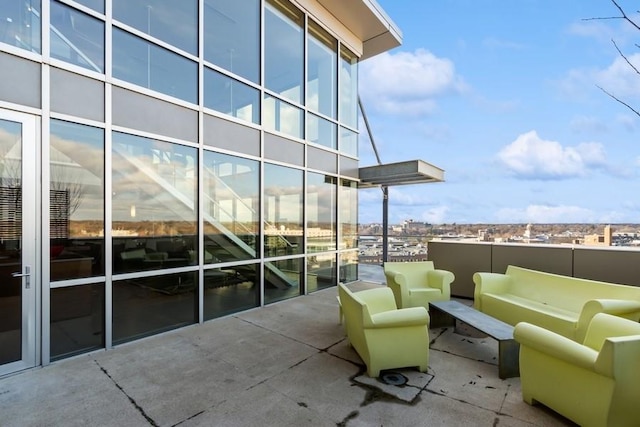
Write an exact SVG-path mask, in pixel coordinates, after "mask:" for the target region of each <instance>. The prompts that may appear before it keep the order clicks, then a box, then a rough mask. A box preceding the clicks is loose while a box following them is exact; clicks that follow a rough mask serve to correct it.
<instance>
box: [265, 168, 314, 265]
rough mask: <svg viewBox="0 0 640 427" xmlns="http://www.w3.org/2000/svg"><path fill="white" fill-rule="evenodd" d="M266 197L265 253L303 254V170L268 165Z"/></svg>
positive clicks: (279, 254)
mask: <svg viewBox="0 0 640 427" xmlns="http://www.w3.org/2000/svg"><path fill="white" fill-rule="evenodd" d="M264 198H265V201H264V205H265V207H264V211H265V219H264V230H265V236H264V252H265V256H267V257H271V256H284V255H290V254H299V253H302V251H303V249H304V248H303V245H302V235H303V229H304V224H303V219H302V212H303V205H302V203H303V199H302V198H303V187H302V171H301V170H298V169H291V168H287V167H284V166H278V165H272V164H269V163H267V164H265V166H264Z"/></svg>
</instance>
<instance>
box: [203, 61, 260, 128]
mask: <svg viewBox="0 0 640 427" xmlns="http://www.w3.org/2000/svg"><path fill="white" fill-rule="evenodd" d="M204 106H205V107H207V108H211V109H212V110H216V111H219V112H221V113H224V114H228V115H229V116H233V117H237V118H238V119H241V120H245V121H247V122H251V123H256V124H259V123H260V91H258V90H257V89H255V88H253V87H251V86H249V85H246V84H244V83H241V82H239V81H238V80H235V79H232V78H231V77H228V76H225V75H224V74H221V73H219V72H217V71H214V70H211V69H209V68H205V71H204Z"/></svg>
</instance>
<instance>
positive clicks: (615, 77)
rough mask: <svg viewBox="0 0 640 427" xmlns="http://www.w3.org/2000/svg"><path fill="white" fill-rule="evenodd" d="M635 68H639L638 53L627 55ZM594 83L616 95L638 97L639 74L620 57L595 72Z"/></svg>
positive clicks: (639, 89) (639, 92)
mask: <svg viewBox="0 0 640 427" xmlns="http://www.w3.org/2000/svg"><path fill="white" fill-rule="evenodd" d="M627 59H628V60H629V62H630V63H631V64H633V66H634V67H635V68H636V69H640V53H635V54H633V55H629V56H627ZM594 77H595V80H596V83H597V84H598V85H599V86H601V87H602V88H603V89H605V90H606V91H607V92H609V93H611V94H613V95H615V96H616V97H618V98H620V97H623V98H625V97H640V76H638V74H637V73H636V72H635V71H634V70H633V68H632V67H631V66H630V65H629V64H628V63H627V61H625V59H624V58H622V57H617V58H616V59H615V60H614V61H613V63H612V64H611V65H609V66H608V67H607V68H605V69H604V70H600V71H598V72H597V73H596V74H595V76H594Z"/></svg>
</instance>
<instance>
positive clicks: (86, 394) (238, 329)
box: [0, 267, 572, 427]
mask: <svg viewBox="0 0 640 427" xmlns="http://www.w3.org/2000/svg"><path fill="white" fill-rule="evenodd" d="M369 269H371V267H367V268H366V269H363V274H362V275H361V276H362V278H363V279H366V280H368V281H367V282H358V283H354V284H352V285H350V287H351V288H352V289H353V290H360V289H365V288H368V287H372V286H380V285H379V284H377V283H374V282H376V281H377V282H380V280H379V278H380V274H381V273H380V272H378V271H376V270H375V269H373V270H369ZM336 294H337V289H336V288H335V287H334V288H330V289H326V290H323V291H319V292H316V293H313V294H311V295H309V296H304V297H300V298H295V299H291V300H287V301H283V302H280V303H277V304H272V305H269V306H266V307H264V308H260V309H255V310H251V311H247V312H242V313H238V314H235V315H232V316H229V317H225V318H220V319H217V320H213V321H209V322H206V323H204V324H202V325H194V326H191V327H186V328H183V329H179V330H176V331H172V332H168V333H165V334H163V335H158V336H154V337H150V338H146V339H143V340H140V341H136V342H133V343H130V344H126V345H121V346H119V347H118V348H115V349H113V350H110V351H102V352H96V353H93V354H88V355H82V356H78V357H75V358H72V359H67V360H64V361H60V362H57V363H54V364H52V365H50V366H47V367H44V368H38V369H33V370H30V371H26V372H22V373H20V374H17V375H14V376H10V377H6V378H3V379H0V408H1V409H0V413H1V414H2V415H1V421H0V424H1V425H2V426H5V427H6V426H20V427H24V426H35V425H38V426H43V425H64V426H80V425H82V426H85V425H92V426H98V425H99V426H107V425H113V426H123V425H127V426H138V425H139V426H145V425H152V426H175V425H180V426H214V425H215V426H253V425H256V426H257V425H273V426H301V425H312V426H336V425H338V426H370V425H376V426H380V425H382V426H461V425H473V426H498V425H500V426H567V425H572V424H571V423H570V422H568V421H566V420H565V419H563V418H562V417H560V416H559V415H557V414H554V413H553V412H550V411H549V410H547V409H546V408H544V407H540V406H536V407H530V406H528V405H527V404H525V403H524V402H523V401H522V399H521V395H520V381H519V379H518V378H510V379H507V380H501V379H499V378H498V370H497V343H496V342H494V341H492V339H490V338H482V337H477V335H476V336H475V337H474V336H473V334H470V336H466V335H458V334H456V333H453V328H438V329H431V331H430V335H431V336H430V338H431V350H430V351H431V353H430V362H429V371H428V372H427V373H425V374H421V373H419V372H417V371H416V370H413V369H402V370H396V371H394V372H395V374H396V375H393V376H391V377H392V378H395V379H400V380H404V379H406V380H407V381H408V382H407V383H406V384H404V385H400V386H395V385H387V384H384V383H383V382H382V381H380V380H378V379H371V378H368V377H367V376H366V374H364V371H365V368H364V365H363V363H362V361H361V360H360V358H359V357H358V356H357V355H356V353H355V352H354V351H353V350H352V349H351V348H350V347H349V346H348V345H347V344H346V341H345V338H344V333H343V328H342V326H341V325H339V324H338V306H337V301H336ZM467 302H468V303H470V301H467Z"/></svg>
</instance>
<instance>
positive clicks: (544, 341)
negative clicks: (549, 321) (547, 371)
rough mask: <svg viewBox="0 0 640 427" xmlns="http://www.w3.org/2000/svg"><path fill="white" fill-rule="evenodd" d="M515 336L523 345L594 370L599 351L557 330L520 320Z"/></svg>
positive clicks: (514, 332)
mask: <svg viewBox="0 0 640 427" xmlns="http://www.w3.org/2000/svg"><path fill="white" fill-rule="evenodd" d="M513 337H514V338H515V340H516V341H517V342H519V343H520V345H521V346H524V347H529V348H532V349H533V350H536V351H539V352H541V353H544V354H546V355H549V356H551V357H554V358H556V359H560V360H563V361H565V362H567V363H570V364H572V365H575V366H579V367H581V368H584V369H588V370H591V371H593V370H594V368H595V362H596V359H597V358H598V352H597V351H595V350H593V349H592V348H589V347H587V346H584V345H582V344H579V343H577V342H575V341H572V340H571V339H569V338H567V337H564V336H562V335H559V334H556V333H555V332H551V331H548V330H546V329H544V328H541V327H539V326H536V325H532V324H530V323H526V322H520V323H518V324H517V325H516V326H515V329H514V331H513Z"/></svg>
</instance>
